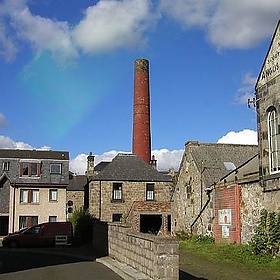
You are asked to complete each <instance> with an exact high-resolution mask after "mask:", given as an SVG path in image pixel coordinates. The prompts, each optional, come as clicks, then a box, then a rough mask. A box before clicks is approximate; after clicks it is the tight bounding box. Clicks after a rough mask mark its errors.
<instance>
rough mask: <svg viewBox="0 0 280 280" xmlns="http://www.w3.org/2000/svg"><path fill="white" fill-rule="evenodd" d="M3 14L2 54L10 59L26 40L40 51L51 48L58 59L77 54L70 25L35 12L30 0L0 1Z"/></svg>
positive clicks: (1, 32) (0, 29) (36, 50)
mask: <svg viewBox="0 0 280 280" xmlns="http://www.w3.org/2000/svg"><path fill="white" fill-rule="evenodd" d="M0 16H1V18H0V20H1V26H0V42H1V43H3V46H2V47H1V49H0V54H2V55H3V56H4V57H5V59H6V60H7V61H10V60H12V59H14V57H15V55H16V53H17V51H18V49H17V45H20V42H27V43H28V44H30V45H31V47H32V48H33V49H34V50H35V52H37V53H38V52H41V51H43V50H49V51H51V52H52V54H53V55H54V56H56V57H59V58H68V57H75V56H77V51H76V49H75V46H74V45H73V44H72V42H71V36H70V31H71V30H70V27H69V24H68V23H67V22H62V21H56V20H51V19H48V18H44V17H41V16H38V15H33V14H32V13H31V12H30V10H29V8H28V6H27V1H23V0H21V1H17V0H6V1H4V2H3V3H2V4H0ZM7 34H9V36H8V35H7ZM10 34H12V36H11V35H10Z"/></svg>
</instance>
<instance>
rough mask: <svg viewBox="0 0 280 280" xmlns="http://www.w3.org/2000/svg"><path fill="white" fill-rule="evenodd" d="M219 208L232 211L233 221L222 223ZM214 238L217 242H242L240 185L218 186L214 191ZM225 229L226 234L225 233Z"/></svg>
mask: <svg viewBox="0 0 280 280" xmlns="http://www.w3.org/2000/svg"><path fill="white" fill-rule="evenodd" d="M219 210H224V211H225V212H227V211H231V223H230V224H226V225H225V224H224V225H223V224H221V222H220V221H219ZM214 213H215V217H214V238H215V240H216V242H229V243H238V244H239V243H240V241H241V237H240V236H241V233H240V230H241V229H240V186H238V185H233V186H224V187H217V188H216V189H215V192H214ZM223 230H224V235H223Z"/></svg>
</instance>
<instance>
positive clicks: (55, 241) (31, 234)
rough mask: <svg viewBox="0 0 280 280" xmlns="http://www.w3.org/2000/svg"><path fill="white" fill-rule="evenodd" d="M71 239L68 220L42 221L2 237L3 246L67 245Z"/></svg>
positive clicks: (71, 228) (71, 233)
mask: <svg viewBox="0 0 280 280" xmlns="http://www.w3.org/2000/svg"><path fill="white" fill-rule="evenodd" d="M72 240H73V227H72V224H71V223H70V222H54V223H43V224H39V225H36V226H33V227H31V228H27V229H22V230H20V231H17V232H14V233H10V234H9V235H7V236H6V237H4V238H3V241H2V244H3V246H4V247H13V248H15V247H48V246H55V245H69V244H71V242H72Z"/></svg>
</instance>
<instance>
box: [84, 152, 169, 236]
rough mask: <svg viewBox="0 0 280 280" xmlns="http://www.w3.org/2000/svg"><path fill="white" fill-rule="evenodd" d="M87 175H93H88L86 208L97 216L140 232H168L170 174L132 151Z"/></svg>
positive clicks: (89, 171)
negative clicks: (87, 201) (126, 225)
mask: <svg viewBox="0 0 280 280" xmlns="http://www.w3.org/2000/svg"><path fill="white" fill-rule="evenodd" d="M89 158H90V160H93V159H94V157H93V156H90V157H89ZM88 166H93V165H92V164H88ZM87 174H88V175H89V176H90V174H93V175H92V176H90V177H89V178H90V179H89V181H90V183H89V210H90V213H91V214H93V215H94V216H95V217H96V218H97V219H100V220H101V221H106V222H123V223H129V224H132V227H133V228H134V229H135V230H137V231H140V232H151V233H158V232H159V231H168V230H169V231H170V227H171V224H170V222H171V204H170V200H171V195H172V189H173V188H172V180H171V177H170V176H169V175H166V174H162V173H160V172H158V171H157V170H155V169H154V168H153V167H151V166H149V165H148V164H146V163H145V162H144V161H143V160H141V159H140V158H138V157H137V156H136V155H134V154H118V155H117V156H116V157H115V158H114V159H113V160H112V162H110V163H109V164H106V165H105V167H104V169H103V170H101V171H99V172H97V173H94V171H93V170H88V172H87Z"/></svg>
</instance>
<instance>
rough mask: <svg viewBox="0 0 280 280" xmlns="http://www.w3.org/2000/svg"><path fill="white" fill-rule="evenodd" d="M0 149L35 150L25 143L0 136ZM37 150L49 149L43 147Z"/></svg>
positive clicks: (48, 148)
mask: <svg viewBox="0 0 280 280" xmlns="http://www.w3.org/2000/svg"><path fill="white" fill-rule="evenodd" d="M0 149H19V150H33V149H35V148H34V147H32V146H31V145H29V144H27V143H24V142H16V141H14V140H13V139H11V138H10V137H8V136H4V135H0ZM37 150H50V147H49V146H43V147H41V148H39V149H37Z"/></svg>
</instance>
